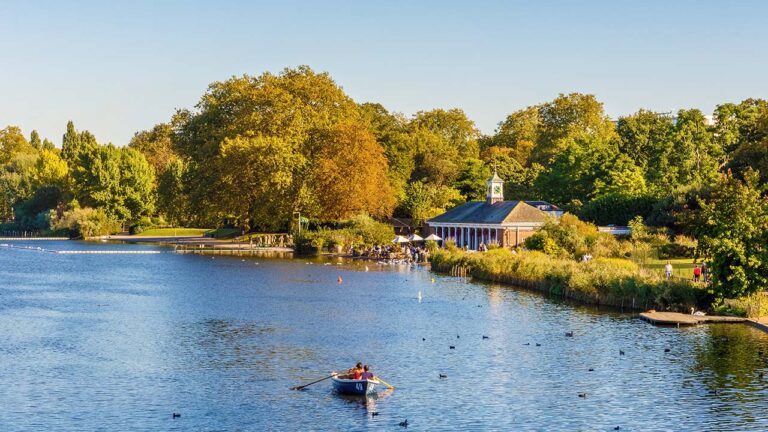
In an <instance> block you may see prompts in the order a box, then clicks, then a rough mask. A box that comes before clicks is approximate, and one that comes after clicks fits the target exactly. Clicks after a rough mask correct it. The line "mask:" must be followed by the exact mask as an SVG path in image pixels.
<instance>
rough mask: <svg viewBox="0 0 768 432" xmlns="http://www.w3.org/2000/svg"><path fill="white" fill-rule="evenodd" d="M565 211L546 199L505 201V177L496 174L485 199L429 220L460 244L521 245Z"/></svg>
mask: <svg viewBox="0 0 768 432" xmlns="http://www.w3.org/2000/svg"><path fill="white" fill-rule="evenodd" d="M561 214H562V211H561V210H560V209H559V208H557V207H556V206H553V205H551V204H549V203H547V202H544V201H531V202H530V203H529V202H526V201H504V181H503V180H502V179H501V178H500V177H499V176H498V174H496V173H495V172H494V173H493V177H491V178H490V179H489V180H488V194H487V197H486V200H485V201H470V202H468V203H466V204H462V205H460V206H458V207H456V208H453V209H451V210H448V211H447V212H445V213H443V214H441V215H440V216H437V217H434V218H432V219H430V220H428V221H427V226H428V227H429V232H430V233H434V234H436V235H438V236H440V237H441V238H442V239H443V240H445V241H448V240H450V241H453V242H454V243H456V245H457V246H459V247H462V248H463V247H465V246H466V247H467V248H468V249H472V250H477V249H478V248H479V246H480V245H481V244H486V245H490V244H497V245H499V246H509V247H514V246H519V245H520V244H522V242H523V241H524V240H525V239H526V238H528V237H530V236H531V235H533V233H534V232H536V230H537V229H538V228H539V227H541V226H542V225H544V222H545V221H546V220H547V218H548V217H559V216H560V215H561Z"/></svg>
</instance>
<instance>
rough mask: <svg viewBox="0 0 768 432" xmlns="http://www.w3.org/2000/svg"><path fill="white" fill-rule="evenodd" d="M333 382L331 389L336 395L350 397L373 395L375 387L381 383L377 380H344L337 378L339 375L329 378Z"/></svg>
mask: <svg viewBox="0 0 768 432" xmlns="http://www.w3.org/2000/svg"><path fill="white" fill-rule="evenodd" d="M331 379H332V380H333V389H334V390H336V393H340V394H351V395H366V394H369V393H374V392H375V391H376V390H375V388H376V385H377V384H381V381H378V380H377V379H375V378H374V379H364V380H356V379H345V378H339V374H334V375H333V377H332V378H331Z"/></svg>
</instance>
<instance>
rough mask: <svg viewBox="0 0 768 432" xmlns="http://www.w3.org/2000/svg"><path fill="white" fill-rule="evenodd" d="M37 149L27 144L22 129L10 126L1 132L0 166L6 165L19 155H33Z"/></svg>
mask: <svg viewBox="0 0 768 432" xmlns="http://www.w3.org/2000/svg"><path fill="white" fill-rule="evenodd" d="M34 152H35V149H34V147H32V145H30V144H29V142H27V139H26V138H24V135H23V134H22V133H21V129H19V128H18V127H16V126H8V127H6V128H5V129H2V130H0V165H5V164H7V163H8V162H10V161H11V159H13V158H14V156H16V155H18V154H31V153H34Z"/></svg>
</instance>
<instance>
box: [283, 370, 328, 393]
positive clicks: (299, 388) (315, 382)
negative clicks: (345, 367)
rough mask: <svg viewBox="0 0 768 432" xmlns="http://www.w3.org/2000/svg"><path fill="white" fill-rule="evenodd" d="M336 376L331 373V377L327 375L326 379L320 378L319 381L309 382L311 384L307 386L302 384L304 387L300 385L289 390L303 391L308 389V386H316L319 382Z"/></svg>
mask: <svg viewBox="0 0 768 432" xmlns="http://www.w3.org/2000/svg"><path fill="white" fill-rule="evenodd" d="M336 375H337V374H336V373H333V374H331V375H328V376H327V377H325V378H321V379H319V380H317V381H312V382H311V383H309V384H304V385H301V386H296V387H291V390H301V389H303V388H304V387H309V386H311V385H312V384H317V383H319V382H320V381H325V380H327V379H328V378H332V377H335V376H336Z"/></svg>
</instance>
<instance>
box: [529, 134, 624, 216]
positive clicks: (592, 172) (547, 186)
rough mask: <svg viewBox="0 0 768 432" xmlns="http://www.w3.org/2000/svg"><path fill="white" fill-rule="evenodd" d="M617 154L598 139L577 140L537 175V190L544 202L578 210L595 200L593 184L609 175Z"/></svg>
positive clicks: (586, 137) (608, 145) (609, 144)
mask: <svg viewBox="0 0 768 432" xmlns="http://www.w3.org/2000/svg"><path fill="white" fill-rule="evenodd" d="M616 152H617V150H616V148H615V146H614V145H612V144H611V143H609V142H605V141H601V140H600V139H599V138H598V137H590V136H582V137H579V138H577V139H575V140H574V142H573V143H571V144H570V145H569V146H568V147H566V148H565V149H564V150H563V151H562V152H561V153H560V154H559V155H557V157H555V159H554V160H553V161H552V163H551V165H550V166H549V168H548V169H547V170H545V171H543V172H542V173H541V174H539V176H538V177H537V178H536V188H537V189H538V190H539V191H540V192H541V194H542V196H543V197H544V199H547V200H548V201H552V202H554V203H556V204H558V205H566V206H570V207H571V208H572V209H573V210H578V208H579V207H580V206H581V204H582V203H584V202H586V201H588V200H590V199H592V198H594V196H595V194H596V190H595V184H596V181H597V180H598V179H604V178H606V177H607V176H608V173H609V167H610V166H611V161H613V160H614V159H615V157H616Z"/></svg>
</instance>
